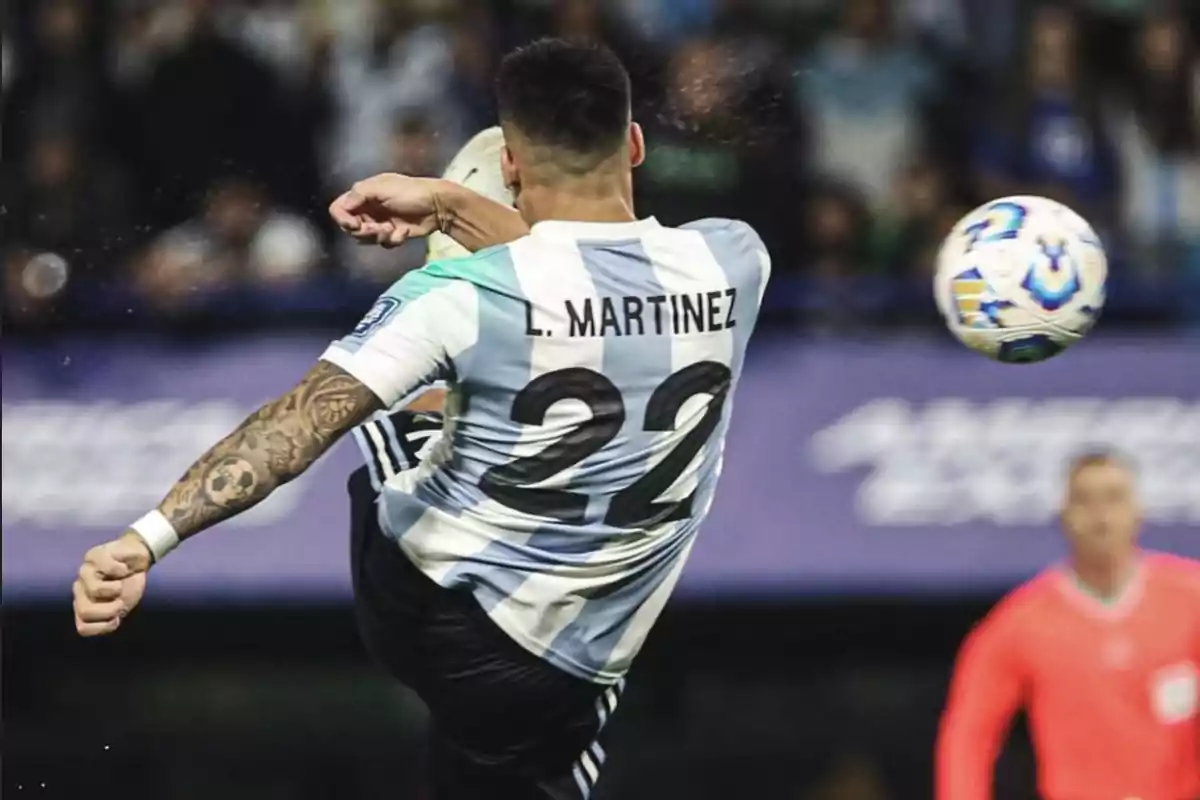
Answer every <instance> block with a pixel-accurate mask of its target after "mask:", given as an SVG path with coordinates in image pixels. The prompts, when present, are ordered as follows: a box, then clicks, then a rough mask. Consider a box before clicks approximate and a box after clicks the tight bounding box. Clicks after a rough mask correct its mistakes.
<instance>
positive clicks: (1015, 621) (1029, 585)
mask: <svg viewBox="0 0 1200 800" xmlns="http://www.w3.org/2000/svg"><path fill="white" fill-rule="evenodd" d="M1061 577H1062V575H1061V571H1060V570H1059V569H1058V568H1051V569H1047V570H1043V571H1042V572H1040V573H1038V574H1037V575H1035V576H1034V577H1032V578H1030V579H1029V580H1027V581H1025V582H1024V583H1022V584H1020V585H1019V586H1017V587H1016V588H1015V589H1012V590H1011V591H1009V592H1008V593H1007V594H1005V595H1004V597H1002V598H1000V601H999V602H998V603H996V605H994V606H992V610H991V611H989V612H988V615H987V616H986V617H985V618H984V623H985V624H987V625H988V626H990V627H991V628H992V629H993V630H995V631H996V632H997V633H998V634H1002V635H1005V636H1016V635H1019V633H1020V631H1021V630H1022V629H1024V628H1025V627H1026V626H1027V625H1028V624H1029V622H1030V620H1032V619H1035V618H1037V617H1038V616H1040V615H1041V613H1042V612H1043V610H1044V609H1045V608H1046V607H1047V606H1048V605H1050V604H1051V603H1052V602H1054V601H1055V599H1056V598H1057V597H1058V596H1059V592H1058V589H1057V587H1056V585H1055V584H1056V582H1057V581H1059V580H1060V579H1061Z"/></svg>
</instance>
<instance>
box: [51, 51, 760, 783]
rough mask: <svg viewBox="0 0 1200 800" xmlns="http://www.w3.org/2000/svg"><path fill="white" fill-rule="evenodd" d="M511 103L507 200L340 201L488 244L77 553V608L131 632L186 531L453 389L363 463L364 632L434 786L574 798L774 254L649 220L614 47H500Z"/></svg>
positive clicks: (729, 228) (635, 645)
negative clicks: (111, 533) (426, 755)
mask: <svg viewBox="0 0 1200 800" xmlns="http://www.w3.org/2000/svg"><path fill="white" fill-rule="evenodd" d="M497 95H498V106H499V109H500V121H501V125H502V127H503V131H504V137H505V140H506V145H505V147H504V149H503V151H502V162H501V166H502V169H503V174H504V178H505V182H506V183H507V185H508V186H509V187H510V189H512V190H513V193H514V195H515V197H516V204H517V208H518V209H519V212H518V211H514V210H513V209H512V208H508V207H506V206H504V205H503V204H500V203H495V202H493V201H490V200H488V199H486V198H484V197H482V196H480V195H477V194H474V193H472V192H469V191H467V190H465V189H463V188H462V187H460V186H457V185H455V184H453V183H450V182H445V181H441V180H422V179H415V178H405V177H402V176H379V177H377V178H374V179H371V180H368V181H365V182H362V183H360V184H357V185H356V186H355V188H354V190H352V191H351V192H348V193H347V194H346V195H344V196H343V197H341V198H339V199H338V200H337V201H335V203H334V205H333V207H332V208H331V212H332V213H333V214H334V216H335V218H336V219H337V220H338V221H339V222H340V223H341V225H342V226H343V228H344V229H346V230H347V231H349V232H351V233H353V234H354V235H356V236H358V237H359V238H361V239H363V240H366V241H375V242H379V243H383V244H396V243H399V242H402V241H404V240H406V239H407V238H408V237H411V236H423V235H428V234H430V233H432V232H434V231H435V230H437V231H441V232H443V233H446V234H448V235H450V236H452V237H453V238H454V239H455V240H456V241H458V242H460V243H462V244H463V245H464V246H466V247H468V248H469V249H471V250H478V251H479V252H477V253H476V254H475V255H473V256H471V257H469V258H463V259H453V260H448V261H438V262H435V263H433V264H430V265H429V266H427V267H425V268H423V269H420V270H417V271H415V272H412V273H410V274H408V275H406V276H404V278H403V279H401V280H400V281H399V282H398V283H396V285H395V286H393V287H392V288H391V289H390V290H389V291H388V292H386V293H385V294H384V295H383V296H382V297H381V298H380V299H379V301H378V302H377V303H376V305H375V306H374V307H373V308H372V309H371V311H370V312H368V314H367V316H366V317H365V318H364V319H363V320H362V322H361V323H359V325H358V327H357V328H355V330H354V331H353V332H352V333H351V334H350V335H349V336H347V337H345V338H344V339H342V340H340V341H338V342H335V343H334V344H333V345H331V346H330V348H329V349H328V350H327V351H326V352H325V354H324V356H323V357H322V358H321V360H320V361H318V363H317V365H316V366H314V367H313V369H312V370H311V371H310V372H309V374H308V375H307V376H305V377H304V378H303V379H302V380H301V381H300V383H299V384H298V385H297V386H296V387H295V388H293V389H292V390H290V391H289V392H287V393H285V394H284V395H283V396H282V397H280V398H279V399H278V400H275V401H272V402H270V403H268V404H266V405H265V406H263V408H261V409H260V410H259V411H257V412H255V413H254V414H253V415H251V416H250V418H249V419H247V420H246V421H245V422H244V423H243V424H242V425H241V427H239V428H238V429H237V430H236V431H234V432H233V433H232V434H230V436H228V437H227V438H226V439H224V440H223V441H222V442H220V443H218V444H217V445H216V446H215V447H214V448H213V449H212V450H210V451H209V452H208V453H207V454H205V455H204V456H202V457H201V458H200V460H199V461H197V462H196V464H195V465H193V466H192V467H191V469H189V470H188V472H187V473H186V474H185V475H184V477H183V478H181V479H180V481H179V482H178V483H177V484H176V485H175V486H174V487H173V488H172V489H171V490H170V491H169V492H168V494H167V496H166V499H165V500H164V501H163V502H162V504H161V505H160V506H159V507H158V508H157V509H156V510H154V511H152V512H150V513H149V514H147V515H146V516H145V517H143V518H142V519H141V520H139V521H138V522H136V523H135V524H134V525H133V526H132V527H131V529H130V530H128V531H126V532H125V533H124V534H123V535H122V536H121V537H119V538H118V539H116V540H114V541H112V542H109V543H107V544H103V545H100V546H99V547H96V548H93V549H92V550H91V551H89V552H88V554H87V556H86V558H85V561H84V564H83V566H82V568H81V569H80V573H79V580H78V581H77V582H76V584H75V615H76V625H77V628H78V630H79V632H80V633H81V634H84V635H95V634H104V633H110V632H112V631H114V630H116V629H117V628H118V626H119V625H120V624H121V622H122V620H123V618H124V617H125V615H127V614H128V613H129V612H130V611H131V610H132V609H133V608H134V606H135V605H136V604H137V602H138V601H139V600H140V599H141V597H142V594H143V593H144V591H145V587H146V576H147V572H148V571H149V570H150V569H151V566H152V564H154V563H157V562H158V561H159V560H161V559H162V558H163V557H164V556H166V555H167V553H168V552H169V551H170V550H171V549H172V548H173V547H174V546H175V545H176V544H177V543H178V542H179V541H180V540H182V539H186V538H187V537H189V536H191V535H193V534H195V533H197V532H199V531H201V530H203V529H205V528H208V527H210V526H212V525H214V524H216V523H218V522H220V521H222V520H225V519H228V518H229V517H232V516H233V515H235V514H237V513H239V512H241V511H244V510H245V509H247V508H249V507H251V506H253V505H254V504H255V503H257V502H259V501H261V500H262V499H263V498H265V497H266V496H267V495H269V494H270V492H271V491H272V490H273V489H275V488H276V487H278V486H279V485H281V484H283V483H285V482H286V481H288V480H290V479H292V478H294V477H296V476H297V475H299V474H300V473H301V472H303V471H304V470H305V469H307V468H308V467H309V466H310V465H311V464H312V463H313V462H314V461H315V460H316V459H317V458H318V457H320V455H321V454H322V453H323V452H325V451H326V450H327V449H328V448H329V447H330V446H331V445H332V444H333V443H334V442H335V441H336V440H337V439H338V438H340V437H341V436H342V435H344V434H345V433H346V432H347V431H349V430H351V429H352V428H354V427H356V426H358V425H359V424H361V423H363V422H364V421H367V420H368V419H369V418H371V417H372V415H374V414H376V413H377V412H379V411H380V410H382V409H387V408H391V407H393V406H394V405H395V404H396V403H397V402H398V401H401V400H402V399H403V398H404V397H406V396H408V395H409V394H410V393H411V392H412V391H414V390H415V389H417V388H418V387H421V386H425V385H428V384H430V383H431V382H433V381H436V380H439V379H440V380H444V381H446V383H447V385H448V387H449V394H448V397H447V401H446V431H445V435H444V437H443V439H442V441H441V443H440V444H438V445H437V446H436V447H434V448H433V452H431V453H429V454H428V456H427V457H426V458H424V459H423V460H421V462H420V465H419V466H417V467H416V468H415V469H409V470H407V471H395V470H382V474H381V475H379V476H378V477H379V479H380V485H379V490H378V499H377V500H376V493H375V490H374V487H372V486H371V485H370V482H369V481H365V480H359V481H356V482H355V483H354V484H352V486H351V487H350V488H351V494H352V498H353V500H352V510H353V511H354V513H355V515H356V519H355V525H354V532H353V536H352V569H353V580H354V590H355V604H356V609H357V612H358V618H359V622H360V627H361V629H362V632H363V634H364V638H365V640H366V642H367V645H368V647H369V649H370V650H371V651H372V652H373V653H374V655H375V656H376V657H378V658H379V659H380V660H381V661H382V662H383V663H384V664H385V665H386V666H387V667H388V668H389V669H390V670H391V671H392V672H393V673H394V674H395V675H396V676H397V677H399V678H400V679H401V680H403V681H405V682H406V683H408V684H409V685H410V686H411V687H413V688H414V689H415V690H416V691H417V692H418V693H419V694H420V695H421V696H422V698H423V699H424V700H425V701H426V703H427V705H428V706H429V709H430V712H431V717H432V736H433V748H432V772H433V783H434V793H435V797H437V798H439V800H447V799H449V800H458V799H459V798H461V799H462V800H477V799H482V798H501V799H504V798H514V799H516V798H554V799H555V800H559V799H561V798H581V797H586V796H587V795H588V794H589V793H590V791H591V789H592V787H593V786H594V784H595V782H596V780H597V776H598V774H599V770H600V768H601V765H602V764H603V763H604V760H605V750H604V748H603V746H602V744H601V741H600V738H599V736H600V732H601V729H602V728H603V727H604V725H605V723H606V721H607V720H608V719H609V717H610V715H611V714H612V713H613V711H614V710H615V709H616V706H617V702H618V699H619V697H620V694H621V690H622V687H623V686H624V676H625V674H626V672H627V671H628V669H629V667H630V664H631V662H632V661H633V659H634V657H635V655H636V654H637V652H638V650H639V648H640V647H641V646H642V643H643V642H644V640H645V638H646V636H647V634H648V632H649V630H650V628H651V626H652V625H653V623H654V621H655V619H656V618H657V616H658V614H659V612H660V611H661V610H662V608H663V605H664V604H665V603H666V601H667V598H668V596H669V595H670V593H671V590H672V588H673V586H674V585H675V583H676V581H677V579H678V577H679V574H680V571H681V570H682V569H683V565H684V562H685V560H686V558H687V555H688V552H689V551H690V549H691V546H692V543H693V541H694V538H695V534H696V530H697V528H698V526H699V524H700V522H701V521H702V519H703V518H704V516H705V514H706V513H707V511H708V509H709V506H710V504H711V502H712V498H713V491H714V488H715V485H716V481H717V477H718V475H719V473H720V469H721V460H722V451H723V443H724V438H725V432H726V427H727V424H728V419H729V413H730V401H731V395H732V392H733V390H734V387H735V386H736V384H737V381H738V376H739V374H740V372H741V365H742V360H743V356H744V353H745V349H746V344H747V340H748V338H749V336H750V333H751V331H752V329H753V328H754V324H755V320H756V318H757V315H758V307H759V303H760V300H761V296H762V292H763V289H764V286H765V283H766V281H767V277H768V273H769V260H768V257H767V254H766V252H765V250H764V248H763V245H762V242H761V241H760V239H759V238H758V236H757V235H756V234H755V233H754V231H753V230H751V229H750V228H749V226H747V225H745V224H744V223H741V222H736V221H731V220H719V219H710V220H702V221H699V222H695V223H691V224H688V225H685V226H683V227H681V228H667V227H663V226H662V225H660V224H659V223H658V222H656V221H655V220H654V219H653V218H648V219H641V220H638V219H637V218H636V217H635V216H634V214H633V210H632V176H631V173H630V171H631V168H633V167H635V166H637V165H638V164H639V163H640V162H641V160H642V157H643V152H644V142H643V140H642V133H641V130H640V128H638V126H637V125H636V124H633V123H632V122H631V120H630V102H629V99H630V98H629V95H630V91H629V78H628V75H627V73H626V72H625V70H624V68H623V67H622V66H621V64H620V62H619V61H617V60H616V58H615V57H614V56H613V55H612V54H611V53H610V52H608V51H607V50H604V49H601V48H597V47H594V46H587V45H576V44H572V43H568V42H563V41H559V40H543V41H540V42H537V43H534V44H532V45H529V46H527V47H525V48H522V49H520V50H517V51H516V52H514V53H512V54H510V55H509V56H508V57H507V58H505V60H504V62H503V63H502V65H501V68H500V70H499V73H498V76H497ZM504 243H507V244H504ZM358 475H360V476H361V475H362V473H361V472H360V473H358Z"/></svg>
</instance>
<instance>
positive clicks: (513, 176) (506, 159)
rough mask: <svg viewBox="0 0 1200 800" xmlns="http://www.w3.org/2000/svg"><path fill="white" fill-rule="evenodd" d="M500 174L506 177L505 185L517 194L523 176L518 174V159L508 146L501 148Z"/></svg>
mask: <svg viewBox="0 0 1200 800" xmlns="http://www.w3.org/2000/svg"><path fill="white" fill-rule="evenodd" d="M500 174H501V175H502V176H504V185H505V186H507V187H508V188H509V189H511V190H512V191H513V193H514V194H515V193H516V190H517V189H518V188H520V186H521V176H520V174H519V173H518V172H517V159H516V158H515V157H514V156H513V151H512V148H510V147H509V146H508V145H507V144H505V145H504V146H503V147H501V148H500Z"/></svg>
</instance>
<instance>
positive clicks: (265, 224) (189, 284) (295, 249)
mask: <svg viewBox="0 0 1200 800" xmlns="http://www.w3.org/2000/svg"><path fill="white" fill-rule="evenodd" d="M320 258H321V246H320V240H319V237H318V235H317V233H316V230H315V229H314V228H313V226H312V224H311V223H309V222H308V221H307V220H305V219H303V218H302V217H298V216H295V215H293V214H289V213H287V212H284V211H281V210H278V209H276V208H273V207H272V206H271V205H270V202H269V201H268V199H267V198H266V196H264V194H263V192H262V191H261V190H260V189H259V188H258V187H257V186H256V185H254V184H252V183H248V182H246V181H244V180H241V179H238V178H229V179H225V180H222V181H219V182H217V183H216V184H215V185H214V186H213V188H212V190H211V191H210V193H209V196H208V199H207V202H206V204H205V207H204V209H203V212H202V213H201V214H200V215H199V216H197V217H195V218H193V219H191V220H189V221H187V222H185V223H183V224H182V225H179V226H177V227H175V228H172V229H170V230H168V231H167V232H166V233H164V234H162V235H161V236H160V237H159V238H158V239H157V240H156V241H154V242H153V243H152V244H151V245H150V246H149V247H148V248H147V249H146V251H145V252H144V253H143V254H142V255H141V256H140V257H139V258H138V259H137V261H136V262H135V264H134V277H135V280H136V281H137V284H138V286H139V288H140V290H141V292H142V293H143V295H144V297H145V298H146V300H147V301H148V302H149V303H150V304H151V305H152V306H153V307H155V308H156V309H157V310H159V311H170V310H173V309H177V308H187V307H189V306H191V305H194V304H195V303H197V302H203V301H204V300H205V299H206V298H207V297H208V296H209V295H211V293H213V292H216V291H220V290H223V289H228V288H231V287H235V286H238V285H245V286H254V285H259V284H281V283H290V282H295V281H297V280H300V279H302V278H304V277H308V276H310V275H312V274H313V272H314V270H315V269H316V267H317V265H318V263H319V260H320Z"/></svg>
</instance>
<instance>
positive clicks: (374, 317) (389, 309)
mask: <svg viewBox="0 0 1200 800" xmlns="http://www.w3.org/2000/svg"><path fill="white" fill-rule="evenodd" d="M398 308H400V301H399V300H398V299H396V298H395V297H381V298H379V299H378V300H376V301H375V305H373V306H371V310H370V311H368V312H367V314H366V316H365V317H363V318H362V320H361V321H360V322H359V323H358V324H357V325H355V326H354V333H352V334H351V335H352V336H366V335H367V334H368V333H370V332H371V331H373V330H375V329H376V328H378V327H379V326H380V325H382V324H383V323H385V322H387V321H388V320H389V319H391V317H392V315H393V314H395V313H396V309H398Z"/></svg>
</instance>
